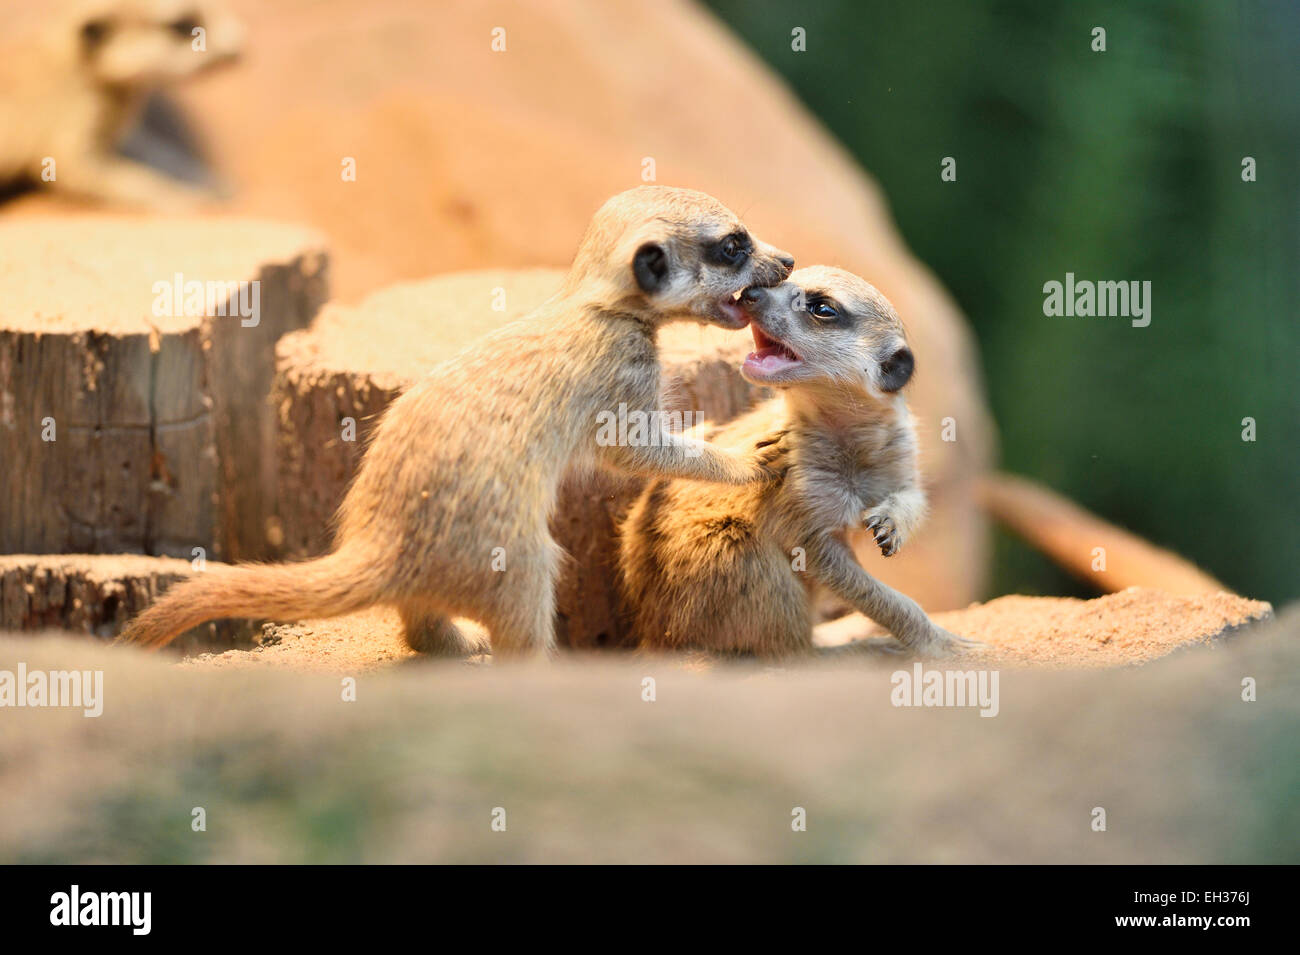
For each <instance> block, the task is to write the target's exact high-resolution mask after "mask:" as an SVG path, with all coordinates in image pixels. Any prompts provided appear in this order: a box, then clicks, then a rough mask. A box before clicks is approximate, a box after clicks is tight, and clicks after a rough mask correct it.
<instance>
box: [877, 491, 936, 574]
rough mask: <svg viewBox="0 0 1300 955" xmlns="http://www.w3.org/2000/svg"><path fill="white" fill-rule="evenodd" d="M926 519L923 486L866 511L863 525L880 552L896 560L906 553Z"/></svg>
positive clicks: (887, 499) (896, 492)
mask: <svg viewBox="0 0 1300 955" xmlns="http://www.w3.org/2000/svg"><path fill="white" fill-rule="evenodd" d="M924 517H925V492H924V491H922V490H921V489H920V488H919V487H909V488H905V489H904V490H901V491H895V492H894V493H893V494H891V495H889V497H887V498H885V499H884V500H883V501H881V502H880V503H879V504H877V505H876V506H875V507H873V508H871V509H869V510H867V511H865V512H864V513H863V515H862V523H863V525H864V526H865V527H866V528H867V530H869V531H871V533H872V535H873V536H874V537H875V538H876V546H878V547H879V548H880V553H881V554H883V555H884V556H886V557H893V556H894V555H895V554H897V553H898V552H899V551H900V550H902V548H903V545H904V544H905V543H907V541H908V539H909V538H910V537H911V536H912V533H913V532H914V531H915V530H916V528H917V527H919V526H920V524H921V520H922V519H923V518H924Z"/></svg>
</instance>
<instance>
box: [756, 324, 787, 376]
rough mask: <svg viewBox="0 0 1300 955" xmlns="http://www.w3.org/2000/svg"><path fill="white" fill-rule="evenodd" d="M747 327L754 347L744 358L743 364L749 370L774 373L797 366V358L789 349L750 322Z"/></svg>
mask: <svg viewBox="0 0 1300 955" xmlns="http://www.w3.org/2000/svg"><path fill="white" fill-rule="evenodd" d="M749 327H750V330H751V331H752V332H753V333H754V345H755V348H754V350H753V351H752V352H750V353H749V355H748V356H747V357H746V358H745V364H746V365H748V366H749V367H750V368H754V369H758V370H760V371H765V372H775V371H781V370H782V369H783V368H789V367H791V366H792V365H797V364H799V359H798V357H797V356H796V355H795V354H794V352H792V351H790V349H789V348H787V347H786V346H784V345H782V344H781V343H780V342H778V341H777V340H776V339H774V338H771V337H769V336H767V335H765V334H764V333H763V330H762V329H761V328H759V327H758V326H757V325H755V324H753V323H752V322H751V323H750V326H749Z"/></svg>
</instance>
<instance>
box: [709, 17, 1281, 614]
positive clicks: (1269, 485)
mask: <svg viewBox="0 0 1300 955" xmlns="http://www.w3.org/2000/svg"><path fill="white" fill-rule="evenodd" d="M711 6H712V7H713V8H714V10H715V12H716V13H717V14H718V15H719V16H721V17H722V18H723V20H725V21H726V22H727V23H729V24H730V25H731V27H732V28H733V29H734V30H735V31H736V32H737V33H738V34H739V35H740V36H741V37H742V38H744V39H745V40H746V41H747V42H748V43H749V44H750V45H751V46H752V47H753V49H754V50H755V51H756V52H757V53H758V54H759V55H760V56H761V57H763V58H764V59H766V60H767V61H768V62H769V63H770V64H771V65H772V66H773V67H774V68H775V69H776V70H777V71H779V72H780V73H781V74H782V75H783V76H784V77H785V78H786V79H787V81H788V82H789V83H790V84H791V85H792V86H793V88H794V89H795V91H796V92H797V93H798V95H799V96H800V97H801V98H802V99H803V100H804V102H805V103H806V104H807V105H808V106H809V108H810V109H811V110H812V111H813V112H814V113H816V114H817V115H818V116H820V117H821V119H822V121H823V122H824V123H825V124H826V125H827V126H828V127H829V128H830V129H831V130H832V132H834V133H835V134H836V135H837V136H838V137H839V138H840V139H841V140H842V141H843V142H844V143H845V144H846V145H847V147H848V148H849V149H850V150H851V151H852V152H854V153H855V154H856V155H857V157H858V158H859V160H860V161H861V163H862V165H863V166H864V167H865V168H866V169H867V170H868V171H869V172H870V173H871V174H872V175H873V176H874V177H875V178H876V179H877V180H878V182H879V183H880V185H881V186H882V188H883V190H884V192H885V195H886V197H887V198H888V200H889V202H890V204H891V206H892V209H893V213H894V216H895V218H896V221H897V223H898V225H899V227H900V229H901V230H902V232H903V235H904V237H905V238H906V240H907V242H908V244H909V245H910V246H911V248H912V249H913V251H914V252H915V253H916V254H917V255H918V256H919V257H920V258H921V259H922V260H923V261H924V262H926V263H927V264H928V265H929V266H930V267H931V268H932V269H934V270H935V272H937V273H938V275H939V277H940V279H941V280H942V281H943V282H944V283H945V284H946V285H947V287H948V288H949V289H950V290H951V292H952V293H953V294H954V295H955V296H956V298H957V300H958V302H959V303H960V304H961V307H962V309H963V310H964V312H965V313H966V315H967V316H968V317H969V319H970V321H971V323H972V325H973V326H974V328H975V331H976V334H977V336H978V339H979V342H980V348H981V352H982V359H983V364H984V370H985V375H986V381H987V386H988V391H989V398H990V401H991V403H992V406H993V411H994V414H995V416H996V418H997V422H998V426H999V428H1000V431H1001V440H1002V464H1003V466H1004V467H1005V468H1006V469H1008V470H1011V471H1015V472H1018V473H1021V474H1025V475H1030V476H1033V477H1035V478H1038V479H1040V480H1041V481H1043V482H1045V483H1047V484H1048V485H1050V486H1051V487H1053V488H1056V489H1058V490H1060V491H1063V492H1064V493H1066V494H1067V495H1069V496H1070V497H1072V498H1074V499H1075V500H1077V501H1079V502H1080V503H1082V504H1083V505H1085V506H1086V507H1088V508H1090V509H1092V510H1094V511H1096V512H1097V513H1099V514H1101V515H1104V516H1105V517H1107V518H1109V519H1111V520H1113V521H1116V522H1117V523H1120V524H1122V525H1124V526H1126V527H1128V528H1130V529H1132V530H1134V531H1136V532H1138V533H1140V534H1142V535H1143V536H1145V537H1147V538H1149V539H1151V540H1154V541H1156V542H1158V543H1160V544H1163V545H1165V546H1168V547H1170V548H1172V549H1174V550H1177V551H1178V552H1180V553H1183V554H1185V555H1187V556H1189V557H1191V558H1192V559H1194V560H1195V561H1196V562H1197V563H1199V564H1200V565H1201V566H1203V567H1205V568H1206V569H1207V570H1209V571H1210V572H1211V573H1213V574H1215V575H1216V576H1217V577H1219V579H1221V580H1223V581H1224V582H1225V583H1226V584H1228V585H1229V586H1230V587H1233V588H1235V589H1237V590H1239V591H1240V592H1242V593H1244V594H1246V595H1249V596H1253V597H1260V598H1264V599H1268V600H1272V601H1274V602H1275V603H1281V602H1285V601H1287V600H1293V599H1295V598H1296V597H1298V596H1300V546H1298V545H1297V538H1296V532H1297V526H1298V524H1300V521H1297V517H1298V513H1297V504H1296V495H1297V489H1298V488H1300V468H1298V467H1297V461H1298V460H1300V402H1298V401H1297V398H1296V394H1295V387H1296V378H1297V363H1298V362H1297V359H1300V328H1298V323H1297V319H1298V318H1300V314H1298V309H1297V305H1298V304H1300V268H1298V267H1297V266H1298V265H1300V189H1298V188H1297V182H1298V181H1300V148H1298V147H1300V4H1296V3H1294V2H1275V3H1254V2H1242V3H1237V2H1224V0H1220V2H1200V0H1194V2H1188V0H1148V2H1142V3H1132V2H1123V0H1114V2H1091V3H1090V2H1085V3H1044V2H1042V0H1005V2H982V0H951V2H937V3H915V2H854V0H822V2H815V3H811V4H806V5H796V4H791V3H788V2H784V3H783V2H767V0H711ZM796 26H800V27H803V28H804V29H805V30H806V31H807V50H806V52H802V53H796V52H793V51H792V50H791V30H792V29H793V28H794V27H796ZM1097 26H1100V27H1103V28H1105V30H1106V50H1105V52H1094V51H1093V49H1092V42H1093V39H1092V31H1093V28H1094V27H1097ZM945 156H951V157H954V158H955V159H956V167H957V180H956V181H955V182H943V181H941V180H940V175H939V174H940V163H941V160H942V158H943V157H945ZM1246 156H1251V157H1254V159H1255V160H1256V163H1257V170H1256V177H1257V178H1256V181H1255V182H1243V181H1242V159H1243V157H1246ZM1066 272H1073V273H1074V274H1075V276H1076V279H1091V280H1094V281H1098V280H1139V281H1150V282H1151V283H1152V293H1151V303H1152V306H1151V324H1150V326H1148V327H1146V328H1133V327H1131V325H1130V323H1129V321H1128V320H1127V319H1122V318H1049V317H1046V316H1044V314H1043V299H1044V295H1043V291H1042V289H1043V284H1044V283H1045V282H1048V281H1052V280H1056V281H1059V282H1063V281H1064V279H1065V273H1066ZM867 278H870V276H867ZM904 320H905V321H906V316H904ZM1246 417H1251V418H1254V419H1255V421H1256V423H1257V424H1256V427H1257V437H1256V441H1255V442H1254V443H1247V442H1244V441H1243V440H1242V430H1243V426H1242V419H1243V418H1246ZM993 587H994V591H995V592H997V593H1003V592H1009V591H1019V592H1025V593H1034V592H1039V593H1072V592H1073V593H1079V592H1081V591H1080V590H1079V589H1078V585H1077V584H1074V583H1073V582H1072V581H1071V580H1070V579H1069V578H1068V577H1065V576H1064V574H1062V573H1061V572H1060V571H1058V570H1056V569H1055V568H1054V567H1052V566H1051V565H1050V564H1048V563H1047V562H1046V560H1045V559H1043V558H1041V557H1039V556H1038V555H1036V554H1034V553H1032V552H1031V551H1029V549H1028V548H1027V547H1025V546H1024V545H1021V544H1019V543H1016V542H1014V541H1012V540H1011V539H1010V538H1009V537H1007V536H1006V535H1002V536H1001V537H1000V538H999V540H998V548H997V567H996V571H995V575H994V584H993Z"/></svg>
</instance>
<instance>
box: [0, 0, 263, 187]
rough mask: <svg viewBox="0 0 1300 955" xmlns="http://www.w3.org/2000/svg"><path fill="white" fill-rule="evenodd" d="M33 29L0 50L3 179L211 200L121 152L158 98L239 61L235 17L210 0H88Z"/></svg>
mask: <svg viewBox="0 0 1300 955" xmlns="http://www.w3.org/2000/svg"><path fill="white" fill-rule="evenodd" d="M64 6H65V7H68V6H69V5H67V4H64ZM194 26H198V27H201V28H202V29H203V31H204V36H203V40H204V45H205V47H206V49H204V50H202V51H200V50H195V49H194V48H193V42H194V40H193V35H192V28H193V27H194ZM33 34H34V35H29V36H20V37H11V38H10V41H11V42H7V43H6V44H5V47H6V48H5V50H4V51H3V56H0V185H4V184H11V183H15V182H23V181H26V182H30V183H33V184H36V185H39V186H41V187H43V188H49V189H54V190H58V191H61V192H67V193H70V194H76V195H78V196H82V197H85V198H90V199H96V200H101V201H108V202H118V203H125V204H130V205H139V206H153V207H167V208H176V207H184V206H192V205H194V204H195V203H196V202H197V201H199V200H200V199H202V198H204V196H205V194H204V193H203V192H201V191H200V190H198V189H195V188H192V187H190V186H187V185H186V184H184V183H182V182H180V181H178V180H175V179H172V178H170V177H168V176H165V175H163V174H161V173H159V172H156V171H155V170H153V169H152V168H150V167H148V166H146V165H143V164H142V163H138V162H135V161H133V160H131V159H129V158H127V157H125V156H122V155H119V154H118V153H117V152H116V151H115V149H116V147H117V145H118V144H119V142H120V141H121V140H122V138H123V136H124V135H125V134H126V132H127V131H128V130H129V129H130V128H131V126H132V124H133V123H134V122H135V121H136V119H137V116H138V114H139V111H140V109H141V107H142V106H143V104H144V101H145V100H146V99H147V97H148V96H149V95H150V94H152V93H154V92H157V91H159V90H161V89H163V88H165V87H167V86H170V85H172V84H175V83H178V82H180V81H182V80H184V79H187V78H188V77H190V76H192V75H194V74H196V73H200V72H203V71H205V70H207V69H209V68H210V67H213V66H215V65H217V64H220V63H224V62H227V61H229V60H231V59H232V58H234V56H235V55H236V54H237V53H238V51H239V48H240V45H241V43H242V36H241V34H242V30H241V28H240V27H239V25H238V24H237V22H236V21H235V20H234V19H233V18H232V17H230V16H229V15H228V14H226V13H225V12H224V11H223V10H222V9H221V8H220V7H219V6H218V5H216V4H215V3H213V2H209V0H89V2H81V3H76V4H72V5H71V6H70V8H68V9H64V10H63V11H62V14H61V15H58V16H55V17H54V19H53V21H52V22H50V23H47V24H45V25H44V26H43V27H42V28H41V29H39V30H35V31H33ZM47 157H48V158H49V159H52V160H54V173H55V178H54V179H53V180H51V181H44V180H43V178H42V173H43V171H44V170H45V168H46V166H45V160H46V159H47Z"/></svg>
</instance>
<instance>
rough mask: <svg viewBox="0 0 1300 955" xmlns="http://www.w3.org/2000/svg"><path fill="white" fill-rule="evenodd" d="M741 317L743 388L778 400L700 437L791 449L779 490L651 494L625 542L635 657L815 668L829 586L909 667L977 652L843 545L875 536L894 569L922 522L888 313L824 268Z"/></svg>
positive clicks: (759, 297)
mask: <svg viewBox="0 0 1300 955" xmlns="http://www.w3.org/2000/svg"><path fill="white" fill-rule="evenodd" d="M742 304H743V305H744V306H745V308H746V310H747V311H748V313H749V317H750V328H751V329H752V331H753V335H754V343H755V351H754V352H753V353H752V354H750V355H749V357H748V358H747V359H746V360H745V363H744V366H743V368H742V370H741V374H742V375H743V376H744V377H745V378H746V380H748V381H750V382H752V383H754V384H758V385H766V386H769V387H772V388H775V389H777V390H778V391H780V392H781V394H780V395H779V396H778V397H776V398H773V399H771V400H770V401H768V402H765V403H764V404H762V405H760V406H759V407H757V408H755V409H754V410H753V411H751V412H749V413H748V414H746V415H743V416H741V417H740V418H738V419H736V420H735V421H733V422H731V423H730V424H727V425H725V426H723V427H721V428H712V427H709V426H702V428H704V429H707V430H703V431H702V433H701V436H706V435H707V437H708V439H709V440H710V441H711V442H712V443H714V444H716V445H719V446H721V447H723V448H741V447H752V446H755V445H756V444H761V443H762V442H763V441H764V440H771V439H772V438H773V436H775V435H783V437H782V439H781V440H782V441H783V443H784V446H785V450H784V461H783V464H784V468H785V472H784V477H783V479H782V480H780V481H778V482H772V483H767V484H763V485H758V484H753V485H749V486H745V487H733V488H717V487H706V486H704V485H701V484H699V483H695V482H692V481H689V480H666V479H661V480H658V481H655V482H653V483H651V484H650V485H649V486H648V487H646V489H645V490H644V492H643V493H642V494H641V496H640V498H639V499H638V500H637V502H636V503H635V505H634V506H633V508H632V509H631V511H630V512H629V514H628V516H627V518H626V519H625V521H624V522H623V525H622V527H621V541H620V572H621V573H620V579H621V586H622V589H623V598H624V601H625V604H626V606H627V608H628V610H629V615H630V618H631V625H632V627H633V630H634V631H635V635H636V637H637V639H638V640H639V642H640V645H641V646H642V647H644V648H648V649H697V650H708V651H714V652H726V653H750V654H756V655H760V656H767V657H783V656H794V655H799V654H811V653H813V652H814V646H813V608H812V595H813V594H812V592H813V586H814V582H820V583H822V584H823V585H825V586H826V587H828V588H829V589H830V590H831V591H832V592H833V593H835V594H836V595H837V596H839V597H840V598H842V599H844V600H846V601H848V602H849V603H850V604H852V606H853V607H854V608H855V609H857V610H859V611H861V612H862V613H864V614H866V615H867V616H868V617H870V618H871V619H873V620H875V621H876V622H877V623H880V624H882V625H884V626H885V627H886V628H888V629H889V631H890V632H891V633H892V634H893V636H894V637H895V638H897V640H898V641H899V643H901V644H902V646H903V647H906V648H907V649H909V650H911V651H913V652H916V653H919V654H927V655H935V654H942V653H946V652H952V651H958V650H965V649H970V648H972V647H974V646H977V644H975V643H973V642H972V641H969V640H966V639H965V638H962V637H959V636H956V635H954V634H951V633H948V632H947V631H945V630H943V629H941V628H940V627H938V626H936V625H935V624H934V623H933V622H932V621H931V620H930V619H929V617H928V616H926V614H925V611H923V610H922V609H921V608H920V606H918V605H917V604H916V602H915V601H913V600H912V599H911V598H909V597H907V596H905V595H903V594H901V593H899V592H897V591H895V590H893V589H892V588H890V587H887V586H885V585H884V584H882V583H881V582H879V581H878V580H876V579H875V578H874V577H872V576H871V575H870V574H868V573H867V572H866V571H865V570H863V569H862V567H861V565H859V564H858V562H857V561H856V559H855V558H854V556H853V551H852V550H851V549H850V547H849V545H848V544H847V543H846V542H845V540H844V539H843V532H844V531H845V530H847V529H850V528H854V527H859V526H863V525H865V526H866V527H867V528H868V529H869V530H871V531H872V532H874V536H875V539H876V543H877V544H878V545H879V547H880V550H881V553H883V554H884V555H885V556H887V557H888V556H891V555H893V554H896V553H897V552H898V550H899V548H901V547H902V546H903V544H904V543H905V542H906V540H907V539H908V537H910V536H911V534H912V533H913V532H914V531H915V529H916V527H917V525H918V524H919V523H920V521H921V519H922V517H923V515H924V513H925V494H924V492H923V490H922V488H921V485H920V474H919V471H918V467H917V443H916V436H915V432H914V429H913V425H912V419H911V415H910V414H909V412H908V409H907V403H906V401H905V400H904V398H903V396H902V395H901V393H900V391H901V389H902V388H903V386H904V385H906V384H907V382H908V380H909V379H910V378H911V376H912V371H913V368H914V364H915V363H914V359H913V356H912V352H911V350H910V349H909V348H908V346H907V340H906V337H905V335H904V331H903V325H902V323H901V322H900V321H899V318H898V316H897V314H896V313H895V312H894V308H893V306H892V305H890V303H889V301H888V300H887V299H886V298H885V297H884V296H883V295H881V294H880V293H879V292H878V291H877V290H876V289H875V288H874V287H873V286H871V285H870V284H868V283H867V282H865V281H863V280H862V279H860V278H858V277H857V276H856V275H853V274H852V273H849V272H845V271H843V270H841V269H834V268H828V267H825V266H816V267H812V268H805V269H800V270H799V271H797V272H795V273H794V274H793V275H792V276H791V278H790V281H788V282H785V283H783V284H781V285H779V286H776V287H774V288H763V289H759V288H752V289H747V290H746V291H745V293H744V295H743V296H742Z"/></svg>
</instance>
